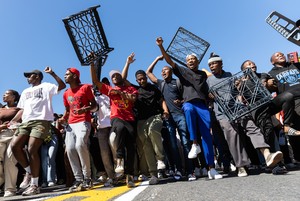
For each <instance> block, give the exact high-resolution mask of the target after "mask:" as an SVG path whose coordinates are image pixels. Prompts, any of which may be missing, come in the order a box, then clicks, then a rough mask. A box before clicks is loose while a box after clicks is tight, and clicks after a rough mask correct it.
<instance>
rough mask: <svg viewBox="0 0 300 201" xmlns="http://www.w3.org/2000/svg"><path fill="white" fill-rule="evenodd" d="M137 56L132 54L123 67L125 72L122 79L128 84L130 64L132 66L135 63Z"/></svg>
mask: <svg viewBox="0 0 300 201" xmlns="http://www.w3.org/2000/svg"><path fill="white" fill-rule="evenodd" d="M134 56H135V54H134V53H133V52H132V53H131V54H130V55H129V56H128V57H127V60H126V63H125V65H124V67H123V70H122V78H123V80H124V81H125V82H126V80H127V76H128V70H129V66H130V64H132V63H133V62H134V61H135V58H134Z"/></svg>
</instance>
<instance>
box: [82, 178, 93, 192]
mask: <svg viewBox="0 0 300 201" xmlns="http://www.w3.org/2000/svg"><path fill="white" fill-rule="evenodd" d="M93 186H94V185H93V182H92V180H91V179H85V180H84V181H83V183H82V188H83V189H84V190H90V189H91V188H93Z"/></svg>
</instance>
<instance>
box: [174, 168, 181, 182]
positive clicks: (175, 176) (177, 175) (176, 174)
mask: <svg viewBox="0 0 300 201" xmlns="http://www.w3.org/2000/svg"><path fill="white" fill-rule="evenodd" d="M174 179H175V180H181V179H182V174H181V172H180V171H178V170H177V171H176V173H175V175H174Z"/></svg>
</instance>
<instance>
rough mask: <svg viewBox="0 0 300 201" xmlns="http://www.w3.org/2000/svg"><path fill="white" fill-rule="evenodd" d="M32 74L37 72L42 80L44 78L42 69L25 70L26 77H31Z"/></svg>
mask: <svg viewBox="0 0 300 201" xmlns="http://www.w3.org/2000/svg"><path fill="white" fill-rule="evenodd" d="M32 74H36V75H38V76H39V77H40V78H41V80H42V79H43V77H44V76H43V73H42V72H41V71H39V70H33V71H31V72H24V76H25V77H29V76H30V75H32Z"/></svg>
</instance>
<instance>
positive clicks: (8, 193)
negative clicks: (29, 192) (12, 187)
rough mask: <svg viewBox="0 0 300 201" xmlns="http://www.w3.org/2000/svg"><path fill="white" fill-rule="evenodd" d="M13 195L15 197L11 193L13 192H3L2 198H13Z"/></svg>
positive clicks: (13, 193) (14, 193)
mask: <svg viewBox="0 0 300 201" xmlns="http://www.w3.org/2000/svg"><path fill="white" fill-rule="evenodd" d="M15 195H16V192H13V191H5V192H4V196H3V197H12V196H15Z"/></svg>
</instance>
